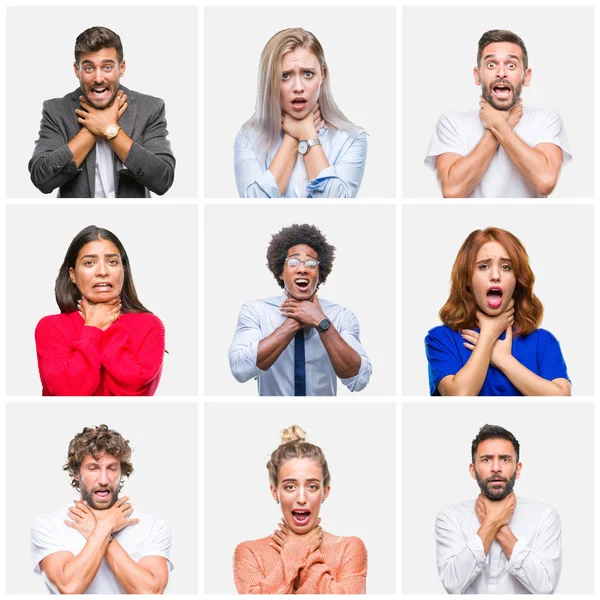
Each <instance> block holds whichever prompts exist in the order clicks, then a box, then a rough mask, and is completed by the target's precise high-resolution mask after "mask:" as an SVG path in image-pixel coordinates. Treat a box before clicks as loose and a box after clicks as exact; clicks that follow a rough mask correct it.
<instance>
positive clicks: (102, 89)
mask: <svg viewBox="0 0 600 600" xmlns="http://www.w3.org/2000/svg"><path fill="white" fill-rule="evenodd" d="M108 96H110V88H109V87H108V86H106V85H98V86H95V87H93V88H90V97H92V98H94V99H96V100H102V99H103V98H107V97H108Z"/></svg>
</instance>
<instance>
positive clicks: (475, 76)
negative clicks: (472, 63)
mask: <svg viewBox="0 0 600 600" xmlns="http://www.w3.org/2000/svg"><path fill="white" fill-rule="evenodd" d="M473 79H474V81H475V85H481V78H480V77H479V68H478V67H473Z"/></svg>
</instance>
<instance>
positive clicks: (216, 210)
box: [204, 204, 396, 396]
mask: <svg viewBox="0 0 600 600" xmlns="http://www.w3.org/2000/svg"><path fill="white" fill-rule="evenodd" d="M233 211H235V218H234V219H233V218H232V212H233ZM395 214H396V209H395V207H394V206H390V205H351V206H348V205H346V206H340V205H331V204H318V205H314V204H311V205H293V206H277V205H274V204H271V205H260V206H248V205H245V204H244V205H237V206H235V207H233V206H214V205H212V206H207V207H206V212H205V227H204V240H205V266H204V269H205V281H206V287H205V296H204V310H205V314H204V324H205V330H204V344H205V346H204V348H205V349H204V351H205V355H204V356H205V363H204V365H205V370H204V376H205V386H204V389H205V393H206V395H208V396H223V395H236V396H242V395H244V396H256V395H257V393H258V392H257V384H256V381H254V380H250V381H247V382H246V383H244V384H240V383H238V382H237V381H236V380H235V379H234V378H233V375H232V374H231V371H230V369H229V359H228V351H229V345H230V344H231V340H232V339H233V334H234V332H235V328H236V324H237V318H238V314H239V312H240V309H241V308H242V304H244V302H248V301H249V300H256V299H259V298H269V297H273V296H280V295H281V293H282V289H281V288H280V287H279V286H278V285H277V282H276V281H275V278H274V277H273V274H272V273H271V271H269V269H268V267H267V266H266V264H267V259H266V255H267V247H268V245H269V243H270V241H271V236H272V235H273V234H275V233H277V232H278V231H280V230H281V229H282V228H283V227H287V226H289V225H292V224H294V223H309V224H310V225H315V226H316V227H318V228H319V229H320V230H321V232H322V233H323V234H324V235H325V236H326V238H327V241H328V242H329V243H330V244H333V245H334V246H335V247H336V258H335V261H334V263H333V269H332V271H331V273H330V274H329V276H328V277H327V281H326V282H325V284H324V285H322V286H321V287H320V288H319V297H321V298H326V299H327V300H329V301H330V302H334V303H335V304H341V305H342V306H345V307H347V308H349V309H350V310H352V312H354V314H355V315H356V317H357V319H358V322H359V324H360V341H361V343H362V346H363V348H364V349H365V350H366V352H367V355H368V356H369V359H370V360H371V364H372V366H373V375H372V376H371V381H370V382H369V385H368V386H367V387H366V388H365V389H364V390H363V391H362V392H354V395H357V394H361V395H367V396H381V395H393V394H394V393H395V380H396V373H395V365H396V360H395V348H396V344H395V339H394V334H393V332H394V331H395V313H396V297H395V287H396V284H395V267H394V262H395V261H394V256H395ZM248 223H253V225H252V226H251V227H250V228H249V227H248ZM370 224H371V225H372V226H370ZM359 232H360V233H359ZM350 393H351V392H349V391H348V389H347V388H346V387H345V386H344V385H342V383H341V382H339V381H338V394H339V395H349V394H350Z"/></svg>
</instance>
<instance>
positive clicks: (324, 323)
mask: <svg viewBox="0 0 600 600" xmlns="http://www.w3.org/2000/svg"><path fill="white" fill-rule="evenodd" d="M329 325H330V322H329V319H323V320H322V321H321V322H320V323H319V329H321V330H322V331H327V330H328V329H329Z"/></svg>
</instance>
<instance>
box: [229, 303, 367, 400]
mask: <svg viewBox="0 0 600 600" xmlns="http://www.w3.org/2000/svg"><path fill="white" fill-rule="evenodd" d="M286 298H287V296H286V294H285V292H284V293H283V294H282V295H281V296H276V297H274V298H266V299H265V300H254V301H252V302H248V303H246V304H244V306H242V310H241V311H240V315H239V317H238V323H237V327H236V330H235V335H234V337H233V341H232V342H231V346H230V348H229V365H230V367H231V372H232V373H233V376H234V377H235V378H236V379H237V380H238V381H239V382H241V383H243V382H245V381H248V380H249V379H252V378H253V377H254V378H256V379H257V380H258V393H259V395H260V396H293V395H294V348H295V341H294V340H292V341H291V342H290V343H289V344H288V346H287V348H285V350H284V351H283V352H282V353H281V354H280V355H279V358H277V360H276V361H275V363H274V364H273V365H272V366H271V368H270V369H268V370H267V371H262V370H261V369H259V368H258V367H257V366H256V357H257V354H258V343H259V342H260V340H262V339H264V338H266V337H267V336H268V335H271V333H273V332H274V331H275V330H276V329H277V328H278V327H280V326H281V324H282V323H283V322H284V321H285V319H286V317H284V316H283V315H282V314H281V312H280V311H279V307H280V306H281V304H282V302H283V301H284V300H285V299H286ZM319 303H320V304H321V308H322V309H323V312H324V313H325V315H326V316H327V318H328V319H329V320H330V321H331V323H332V324H333V326H334V327H335V329H336V330H337V332H338V333H339V334H340V335H341V336H342V338H343V339H344V340H345V341H346V342H347V343H348V345H349V346H350V347H351V348H353V349H354V350H356V352H358V354H359V355H360V369H359V371H358V374H357V375H355V376H354V377H349V378H348V379H342V380H341V381H342V383H343V384H344V385H345V386H346V387H347V388H348V389H349V390H350V391H351V392H358V391H360V390H362V389H363V388H365V386H366V385H367V383H369V379H370V378H371V362H370V361H369V357H368V356H367V353H366V352H365V351H364V350H363V347H362V346H361V344H360V339H359V334H360V332H359V326H358V320H357V318H356V317H355V316H354V313H353V312H352V311H351V310H349V309H347V308H344V307H343V306H339V305H338V304H333V303H332V302H329V301H328V300H324V299H322V298H319ZM304 352H305V365H306V395H307V396H335V395H336V393H337V376H336V374H335V371H334V370H333V366H332V364H331V360H330V358H329V355H328V354H327V350H325V346H324V345H323V342H322V341H321V338H320V334H319V332H318V331H317V330H316V329H315V328H314V327H305V328H304Z"/></svg>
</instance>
